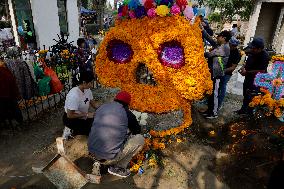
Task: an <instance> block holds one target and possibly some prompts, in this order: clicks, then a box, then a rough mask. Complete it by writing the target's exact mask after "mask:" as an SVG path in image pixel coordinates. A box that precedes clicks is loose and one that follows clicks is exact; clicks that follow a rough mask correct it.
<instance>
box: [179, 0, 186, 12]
mask: <svg viewBox="0 0 284 189" xmlns="http://www.w3.org/2000/svg"><path fill="white" fill-rule="evenodd" d="M176 4H177V5H178V6H179V7H180V8H181V10H184V9H185V6H186V5H187V1H186V0H176Z"/></svg>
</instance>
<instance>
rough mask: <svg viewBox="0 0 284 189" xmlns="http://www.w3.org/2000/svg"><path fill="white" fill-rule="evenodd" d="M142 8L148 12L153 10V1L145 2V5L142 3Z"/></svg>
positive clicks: (147, 0)
mask: <svg viewBox="0 0 284 189" xmlns="http://www.w3.org/2000/svg"><path fill="white" fill-rule="evenodd" d="M144 7H145V8H146V9H147V10H149V9H151V8H155V5H154V1H153V0H146V1H145V3H144Z"/></svg>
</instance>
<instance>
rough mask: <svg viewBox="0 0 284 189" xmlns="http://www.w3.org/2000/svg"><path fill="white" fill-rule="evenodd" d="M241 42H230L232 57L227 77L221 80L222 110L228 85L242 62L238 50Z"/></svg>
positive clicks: (219, 98)
mask: <svg viewBox="0 0 284 189" xmlns="http://www.w3.org/2000/svg"><path fill="white" fill-rule="evenodd" d="M239 43H240V42H239V41H238V40H237V39H236V38H235V37H232V38H231V39H230V41H229V45H230V56H229V60H228V62H227V65H226V68H225V70H224V72H225V75H224V76H223V77H221V79H220V87H219V96H218V109H221V106H222V103H223V100H224V98H225V95H226V89H227V83H228V81H229V80H230V78H231V77H232V73H233V71H234V70H235V69H236V67H237V65H238V63H239V62H240V60H241V54H240V51H239V49H238V45H239Z"/></svg>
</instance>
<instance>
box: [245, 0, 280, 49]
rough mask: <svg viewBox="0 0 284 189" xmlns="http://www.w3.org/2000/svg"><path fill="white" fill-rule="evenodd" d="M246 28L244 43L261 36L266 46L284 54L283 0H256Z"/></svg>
mask: <svg viewBox="0 0 284 189" xmlns="http://www.w3.org/2000/svg"><path fill="white" fill-rule="evenodd" d="M248 28H249V29H248V31H247V34H246V38H245V44H247V43H248V42H250V41H251V39H252V37H255V36H261V37H263V38H264V40H265V42H266V47H268V48H271V47H272V48H273V49H274V50H275V51H276V52H277V53H282V54H284V0H258V1H257V3H256V5H255V7H254V10H253V13H252V15H251V17H250V20H249V27H248Z"/></svg>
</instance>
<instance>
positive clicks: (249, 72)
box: [237, 37, 269, 115]
mask: <svg viewBox="0 0 284 189" xmlns="http://www.w3.org/2000/svg"><path fill="white" fill-rule="evenodd" d="M248 46H249V48H250V51H249V53H250V54H249V56H248V58H247V61H246V64H245V65H244V66H243V67H242V68H241V69H240V70H239V72H240V74H241V75H242V76H245V81H244V84H243V96H244V99H243V105H242V108H241V109H240V110H238V111H237V113H238V114H240V115H241V114H245V115H247V114H248V113H251V109H249V103H250V101H251V100H252V95H251V92H252V91H254V90H257V89H258V88H257V87H256V86H255V85H254V78H255V76H256V74H257V73H259V72H261V73H265V72H267V66H268V63H269V55H268V53H267V51H266V50H264V40H263V39H262V38H260V37H255V38H254V39H253V41H252V42H251V43H249V45H248Z"/></svg>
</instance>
